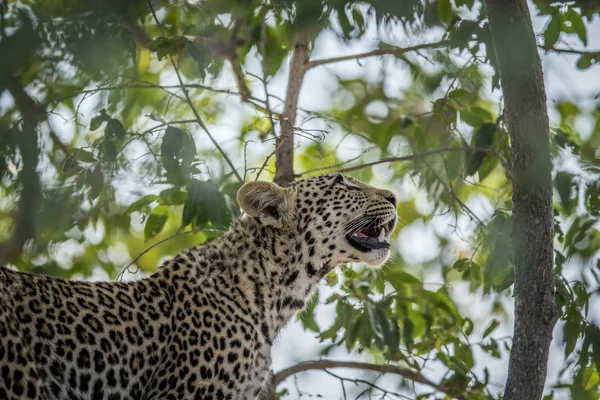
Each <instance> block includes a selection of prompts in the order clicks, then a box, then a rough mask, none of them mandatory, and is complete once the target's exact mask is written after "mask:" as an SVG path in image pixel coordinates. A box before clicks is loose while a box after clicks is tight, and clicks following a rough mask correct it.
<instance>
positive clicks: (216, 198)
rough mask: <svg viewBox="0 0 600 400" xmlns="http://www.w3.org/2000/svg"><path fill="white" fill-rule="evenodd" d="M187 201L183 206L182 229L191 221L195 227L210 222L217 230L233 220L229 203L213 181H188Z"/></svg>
mask: <svg viewBox="0 0 600 400" xmlns="http://www.w3.org/2000/svg"><path fill="white" fill-rule="evenodd" d="M187 191H188V196H189V200H188V202H186V205H185V206H184V217H185V219H183V218H182V227H184V226H187V225H188V224H189V223H191V222H192V221H193V222H194V223H195V224H196V225H197V226H204V225H205V224H206V223H208V222H210V223H211V224H212V225H213V226H215V227H216V228H219V229H223V228H226V227H227V226H229V224H230V223H231V220H232V218H233V215H232V211H231V210H232V208H231V203H228V201H227V199H228V198H226V197H225V196H223V194H222V193H221V192H220V191H219V186H218V185H217V184H216V183H215V182H213V181H200V180H198V179H190V181H189V182H188V185H187Z"/></svg>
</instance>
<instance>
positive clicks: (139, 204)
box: [125, 194, 160, 214]
mask: <svg viewBox="0 0 600 400" xmlns="http://www.w3.org/2000/svg"><path fill="white" fill-rule="evenodd" d="M159 198H160V197H158V196H157V195H155V194H148V195H146V196H144V197H141V198H139V199H137V200H136V201H134V202H133V203H131V205H130V206H129V208H128V209H127V211H125V213H126V214H130V213H132V212H134V211H140V210H141V209H142V208H143V207H145V206H147V205H149V204H151V203H153V202H155V201H157V200H158V199H159Z"/></svg>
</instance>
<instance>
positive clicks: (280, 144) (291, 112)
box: [273, 31, 309, 186]
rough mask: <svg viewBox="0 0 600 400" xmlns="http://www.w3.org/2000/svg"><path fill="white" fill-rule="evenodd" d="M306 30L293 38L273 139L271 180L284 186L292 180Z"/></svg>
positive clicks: (305, 60)
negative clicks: (276, 128)
mask: <svg viewBox="0 0 600 400" xmlns="http://www.w3.org/2000/svg"><path fill="white" fill-rule="evenodd" d="M308 44H309V40H308V32H307V31H300V32H298V33H297V34H296V37H295V38H294V44H293V48H294V49H293V51H292V58H291V61H290V77H289V79H288V86H287V95H286V98H285V104H284V108H283V113H282V114H281V120H280V126H281V130H280V133H279V136H278V137H277V139H276V140H275V148H276V152H275V156H276V157H277V158H276V160H275V178H274V179H273V181H274V182H275V183H277V184H278V185H280V186H286V185H288V184H289V183H291V182H293V180H294V125H295V123H296V113H297V111H298V96H299V94H300V89H301V87H302V81H303V79H304V75H305V74H306V71H307V70H308V69H307V68H306V65H307V63H308Z"/></svg>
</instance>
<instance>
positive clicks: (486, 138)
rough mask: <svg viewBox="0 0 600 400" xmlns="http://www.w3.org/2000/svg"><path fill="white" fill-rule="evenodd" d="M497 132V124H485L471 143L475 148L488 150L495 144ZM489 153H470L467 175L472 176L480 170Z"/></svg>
mask: <svg viewBox="0 0 600 400" xmlns="http://www.w3.org/2000/svg"><path fill="white" fill-rule="evenodd" d="M495 132H496V124H492V123H485V124H483V125H481V127H480V128H479V129H478V130H477V132H476V133H475V135H474V136H473V138H472V140H471V143H472V146H473V147H477V148H488V147H490V146H491V145H492V143H493V142H494V133H495ZM486 156H487V153H484V152H481V151H475V152H470V153H468V154H467V159H466V164H467V165H466V168H465V175H466V176H471V175H474V174H475V172H477V171H478V170H479V168H480V167H481V165H482V164H483V160H484V159H485V158H486Z"/></svg>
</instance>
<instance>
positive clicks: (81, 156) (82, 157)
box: [75, 149, 98, 163]
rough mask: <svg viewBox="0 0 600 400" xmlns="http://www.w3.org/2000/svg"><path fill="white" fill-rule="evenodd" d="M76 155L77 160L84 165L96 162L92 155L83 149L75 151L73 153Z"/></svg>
mask: <svg viewBox="0 0 600 400" xmlns="http://www.w3.org/2000/svg"><path fill="white" fill-rule="evenodd" d="M75 153H76V154H77V159H78V160H79V161H83V162H86V163H93V162H96V161H98V160H96V158H95V157H94V154H93V153H91V152H89V151H87V150H84V149H77V151H76V152H75Z"/></svg>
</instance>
